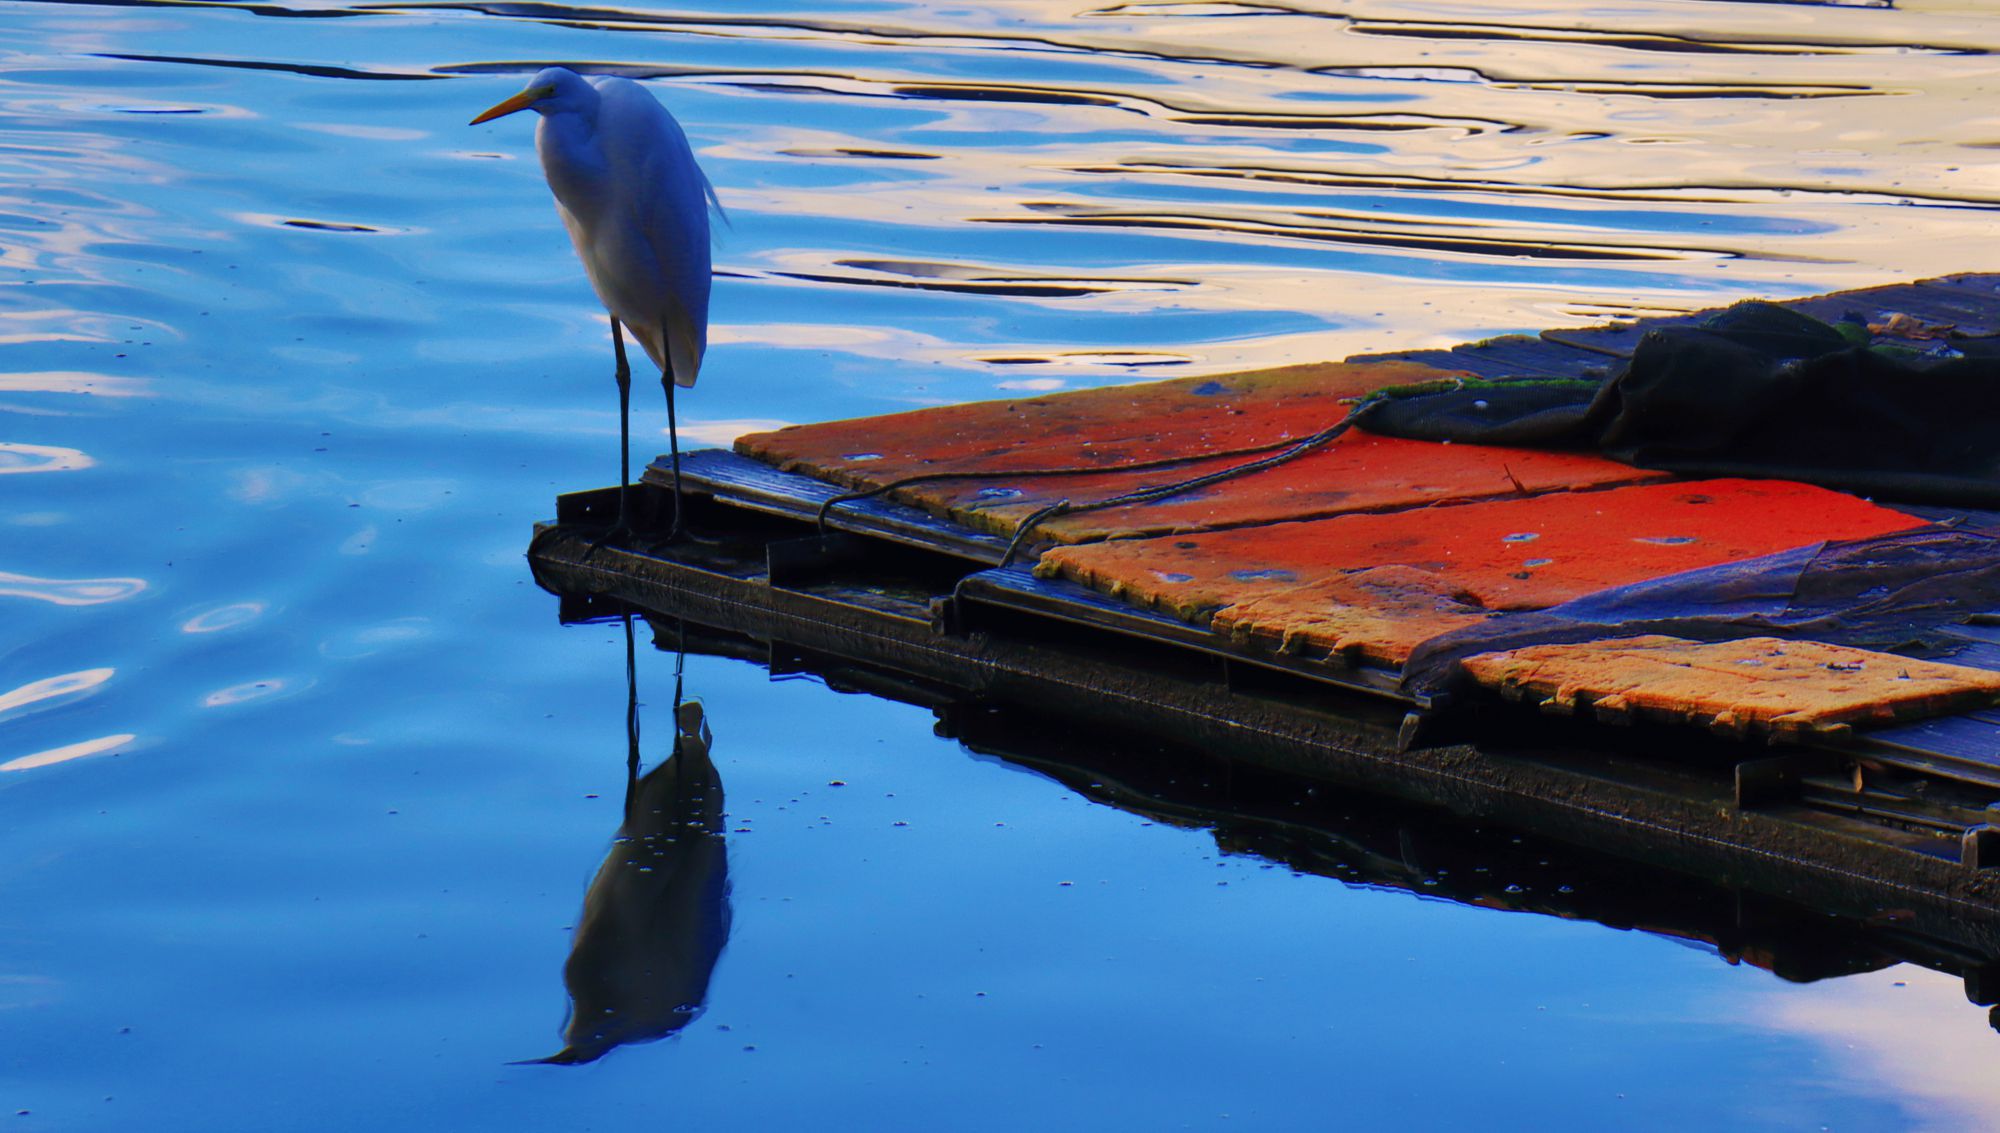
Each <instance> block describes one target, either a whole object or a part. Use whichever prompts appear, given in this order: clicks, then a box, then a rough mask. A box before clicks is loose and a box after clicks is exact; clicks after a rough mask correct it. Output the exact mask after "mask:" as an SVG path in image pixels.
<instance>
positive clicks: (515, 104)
mask: <svg viewBox="0 0 2000 1133" xmlns="http://www.w3.org/2000/svg"><path fill="white" fill-rule="evenodd" d="M553 93H555V88H554V87H529V88H528V89H527V90H524V91H522V92H521V93H520V94H517V95H515V96H514V97H513V98H510V99H508V100H507V101H505V102H502V103H500V104H499V105H497V106H495V107H493V108H492V109H490V110H488V111H487V112H486V113H484V114H481V115H480V116H479V117H477V118H474V119H473V120H472V121H470V122H467V123H466V125H468V126H477V125H479V124H480V123H481V122H490V121H492V120H493V119H495V118H501V117H504V116H506V115H509V114H512V113H514V112H515V111H516V110H526V109H527V108H528V107H530V106H533V105H534V104H535V103H536V101H538V100H540V99H544V98H547V97H548V96H549V95H551V94H553Z"/></svg>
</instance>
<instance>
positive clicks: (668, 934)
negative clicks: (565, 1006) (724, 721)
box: [539, 614, 730, 1063]
mask: <svg viewBox="0 0 2000 1133" xmlns="http://www.w3.org/2000/svg"><path fill="white" fill-rule="evenodd" d="M624 623H625V689H626V708H625V736H626V762H625V807H624V821H623V822H622V823H621V824H620V826H619V827H618V833H617V836H616V837H615V838H614V839H613V841H612V844H611V851H610V853H608V854H606V855H605V858H604V864H603V865H602V866H600V867H599V868H598V870H597V875H596V876H595V877H593V878H592V879H591V882H590V888H589V890H588V891H587V892H585V894H584V897H583V913H582V915H581V917H580V919H579V920H578V921H577V926H576V937H575V940H574V941H573V943H572V944H571V946H570V954H569V960H568V962H567V963H565V964H564V965H563V984H564V985H565V986H566V987H567V988H568V990H569V998H570V1013H569V1022H568V1024H567V1025H566V1026H565V1027H564V1029H563V1042H564V1044H565V1045H564V1047H563V1049H562V1050H560V1051H558V1052H557V1053H555V1054H553V1055H551V1056H549V1057H548V1058H545V1059H541V1060H539V1061H542V1062H550V1063H585V1062H594V1061H596V1060H597V1059H599V1058H602V1057H604V1056H605V1055H606V1054H608V1053H610V1051H611V1050H612V1049H613V1048H615V1047H619V1046H623V1045H625V1044H627V1043H643V1042H652V1041H654V1040H657V1039H662V1038H665V1037H667V1036H669V1035H672V1034H675V1033H677V1032H679V1031H680V1030H681V1028H683V1027H685V1026H687V1025H688V1024H689V1023H691V1022H693V1021H694V1020H695V1019H696V1018H698V1017H699V1016H700V1015H701V1012H702V1008H703V1007H704V1006H705V1004H706V1002H707V999H708V983H709V978H710V976H711V975H712V974H713V973H714V971H715V964H716V961H717V960H719V959H720V958H721V956H722V949H723V946H724V945H726V944H727V943H728V942H729V922H730V908H729V847H728V843H727V841H726V840H725V838H724V834H723V819H722V813H723V801H722V800H723V795H722V776H721V775H720V774H719V773H718V772H717V771H716V768H715V763H714V761H713V760H712V759H711V758H710V757H709V750H710V745H711V743H712V742H713V736H712V733H711V732H710V730H709V726H708V720H707V717H706V714H705V713H704V711H703V709H702V706H701V704H700V703H699V702H696V701H692V700H685V699H683V697H682V689H681V680H680V676H679V673H678V666H677V671H676V675H675V679H674V738H673V747H672V751H671V753H670V754H669V755H668V756H667V758H666V759H664V760H662V761H661V762H660V763H659V765H658V766H656V767H654V768H653V769H652V770H650V771H648V772H646V773H645V774H644V775H641V774H640V773H639V768H640V766H641V758H640V755H641V753H640V741H639V693H638V676H637V669H636V666H635V657H634V644H633V636H632V619H631V616H630V615H629V614H628V615H626V616H625V617H624Z"/></svg>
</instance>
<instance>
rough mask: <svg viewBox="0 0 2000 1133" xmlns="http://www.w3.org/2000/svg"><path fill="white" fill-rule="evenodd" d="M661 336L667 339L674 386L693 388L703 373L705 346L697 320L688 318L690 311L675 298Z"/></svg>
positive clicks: (667, 353) (670, 301)
mask: <svg viewBox="0 0 2000 1133" xmlns="http://www.w3.org/2000/svg"><path fill="white" fill-rule="evenodd" d="M660 336H661V337H662V338H664V339H665V340H666V352H665V353H666V355H667V366H668V368H669V372H670V373H672V374H673V376H674V384H675V385H677V386H681V387H682V388H686V387H688V386H691V385H693V384H694V380H695V378H696V377H698V376H699V375H700V373H701V355H702V346H703V343H702V340H701V334H700V332H699V331H698V329H697V328H696V327H695V325H694V320H693V319H691V318H689V317H688V313H687V308H685V307H683V306H681V305H680V304H679V303H677V302H674V301H672V300H671V299H670V300H669V301H668V304H667V311H666V318H665V319H664V320H663V325H662V326H661V327H660Z"/></svg>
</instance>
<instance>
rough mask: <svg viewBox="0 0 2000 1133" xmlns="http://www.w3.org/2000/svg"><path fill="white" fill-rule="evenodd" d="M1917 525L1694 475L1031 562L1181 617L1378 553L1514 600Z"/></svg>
mask: <svg viewBox="0 0 2000 1133" xmlns="http://www.w3.org/2000/svg"><path fill="white" fill-rule="evenodd" d="M1923 523H1924V521H1923V520H1920V519H1915V518H1912V517H1910V516H1907V515H1903V514H1902V513H1900V512H1895V511H1891V510H1889V509H1888V508H1883V507H1877V506H1876V505H1874V504H1871V503H1869V502H1867V501H1865V500H1861V499H1858V498H1856V497H1854V496H1850V495H1846V494H1844V493H1841V492H1835V491H1830V490H1828V489H1826V488H1816V487H1813V486H1811V485H1808V484H1795V483H1792V482H1790V481H1784V480H1701V481H1690V482H1682V483H1668V484H1644V485H1638V486H1633V487H1625V488H1614V489H1610V490H1608V491H1601V492H1555V493H1550V494H1548V495H1542V496H1533V497H1529V498H1526V499H1512V500H1489V501H1483V502H1479V503H1469V504H1460V505H1456V506H1451V507H1435V508H1419V509H1416V510H1412V511H1401V512H1394V513H1390V514H1386V515H1343V516H1336V517H1333V518H1331V519H1316V520H1309V521H1305V522H1300V523H1276V524H1271V525H1269V526H1266V527H1254V528H1242V529H1233V530H1228V531H1211V532H1204V533H1201V534H1195V535H1187V536H1180V537H1173V536H1169V537H1163V538H1156V539H1122V540H1115V541H1112V542H1107V543H1095V544H1090V545H1088V546H1080V547H1059V548H1056V549H1054V550H1051V551H1049V552H1047V553H1046V554H1044V555H1043V556H1042V561H1041V565H1040V566H1039V567H1038V568H1037V569H1038V570H1039V571H1041V572H1042V573H1044V574H1053V575H1060V576H1062V577H1066V578H1070V579H1073V580H1075V581H1078V582H1082V583H1084V584H1085V585H1088V586H1095V587H1097V588H1098V589H1102V590H1109V591H1112V592H1117V593H1125V594H1129V595H1130V596H1132V597H1133V598H1135V599H1137V600H1141V601H1144V602H1147V603H1148V604H1151V605H1157V606H1160V607H1162V608H1165V609H1170V610H1174V611H1175V612H1177V613H1180V614H1181V615H1182V616H1183V617H1188V616H1192V615H1193V614H1194V613H1195V612H1196V611H1198V610H1200V609H1203V608H1212V607H1218V606H1226V605H1233V604H1235V603H1238V602H1243V601H1247V600H1249V599H1251V598H1257V597H1262V596H1263V595H1265V594H1268V593H1272V592H1274V591H1276V590H1280V589H1284V588H1287V587H1289V586H1295V585H1298V584H1300V583H1304V582H1312V581H1316V580H1318V579H1323V578H1326V577H1327V576H1329V575H1332V574H1336V573H1341V572H1346V571H1352V570H1361V569H1365V568H1368V567H1376V566H1388V565H1403V566H1411V567H1416V568H1419V569H1422V570H1426V571H1429V572H1432V573H1434V574H1436V575H1438V576H1439V577H1440V578H1441V579H1442V580H1443V584H1444V585H1445V586H1447V587H1448V589H1449V592H1451V593H1454V594H1457V595H1459V596H1460V597H1461V599H1462V600H1463V601H1465V602H1466V603H1467V604H1469V605H1475V606H1479V607H1482V608H1485V609H1489V610H1526V609H1539V608H1542V607H1546V606H1553V605H1555V604H1557V603H1559V602H1564V601H1568V600H1569V599H1571V598H1577V597H1581V596H1582V595H1585V594H1589V593H1592V592H1594V591H1598V590H1603V589H1605V588H1607V587H1612V586H1622V585H1626V584H1628V583H1633V582H1640V581H1644V580H1645V579H1649V578H1658V577H1660V576H1662V575H1668V574H1676V573H1679V572H1681V571H1685V570H1694V569H1696V568H1699V567H1706V566H1715V565H1718V564H1720V563H1726V562H1735V561H1738V560H1741V559H1748V558H1754V557H1756V556H1758V555H1765V554H1771V553H1773V552H1776V551H1782V550H1787V549H1789V548H1792V547H1799V546H1804V545H1806V544H1808V543H1816V542H1820V541H1822V540H1827V539H1859V538H1865V537H1867V536H1871V535H1882V534H1886V533H1888V532H1890V531H1902V530H1907V529H1909V528H1912V527H1921V526H1923Z"/></svg>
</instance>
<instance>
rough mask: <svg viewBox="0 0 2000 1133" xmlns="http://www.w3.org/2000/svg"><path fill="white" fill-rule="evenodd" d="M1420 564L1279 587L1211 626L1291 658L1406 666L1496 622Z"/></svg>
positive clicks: (1223, 612)
mask: <svg viewBox="0 0 2000 1133" xmlns="http://www.w3.org/2000/svg"><path fill="white" fill-rule="evenodd" d="M1492 616H1493V614H1492V612H1491V611H1489V610H1482V609H1480V608H1478V607H1477V606H1471V605H1467V604H1466V603H1465V602H1464V601H1463V600H1462V599H1461V597H1460V596H1459V595H1456V594H1453V593H1451V592H1450V590H1449V587H1448V586H1447V585H1445V580H1444V579H1443V578H1442V577H1440V576H1439V575H1436V574H1433V573H1431V572H1430V571H1426V570H1418V569H1416V568H1414V567H1402V566H1386V567H1373V568H1371V569H1368V570H1358V571H1354V572H1353V573H1351V574H1338V575H1333V576H1331V577H1328V578H1324V579H1320V580H1319V581H1318V582H1316V583H1312V584H1308V585H1305V586H1293V587H1288V588H1285V589H1281V590H1275V591H1272V592H1270V593H1268V594H1265V595H1263V596H1262V597H1258V598H1251V599H1249V600H1247V601H1243V602H1238V603H1237V604H1235V605H1233V606H1225V607H1223V608H1222V609H1220V610H1218V611H1216V613H1215V619H1214V621H1212V622H1211V623H1209V624H1210V628H1212V629H1214V630H1215V631H1216V632H1217V633H1226V634H1228V635H1229V636H1231V637H1233V638H1235V639H1236V640H1238V641H1242V642H1246V643H1255V644H1262V645H1264V646H1266V647H1268V648H1272V649H1276V650H1278V651H1279V652H1283V653H1297V654H1305V655H1308V656H1327V655H1336V656H1339V657H1341V658H1343V659H1345V660H1347V661H1351V662H1366V663H1368V664H1373V665H1382V666H1386V667H1388V668H1392V669H1400V668H1402V667H1403V663H1404V662H1405V661H1408V660H1409V659H1410V654H1411V653H1412V652H1414V651H1415V650H1416V648H1417V646H1419V645H1421V644H1423V643H1424V642H1426V641H1429V640H1430V639H1431V638H1433V637H1436V636H1437V635H1439V634H1442V633H1449V632H1451V631H1452V630H1456V629H1464V628H1465V627H1467V626H1470V625H1473V624H1475V623H1478V622H1481V621H1485V620H1486V619H1487V618H1490V617H1492Z"/></svg>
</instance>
